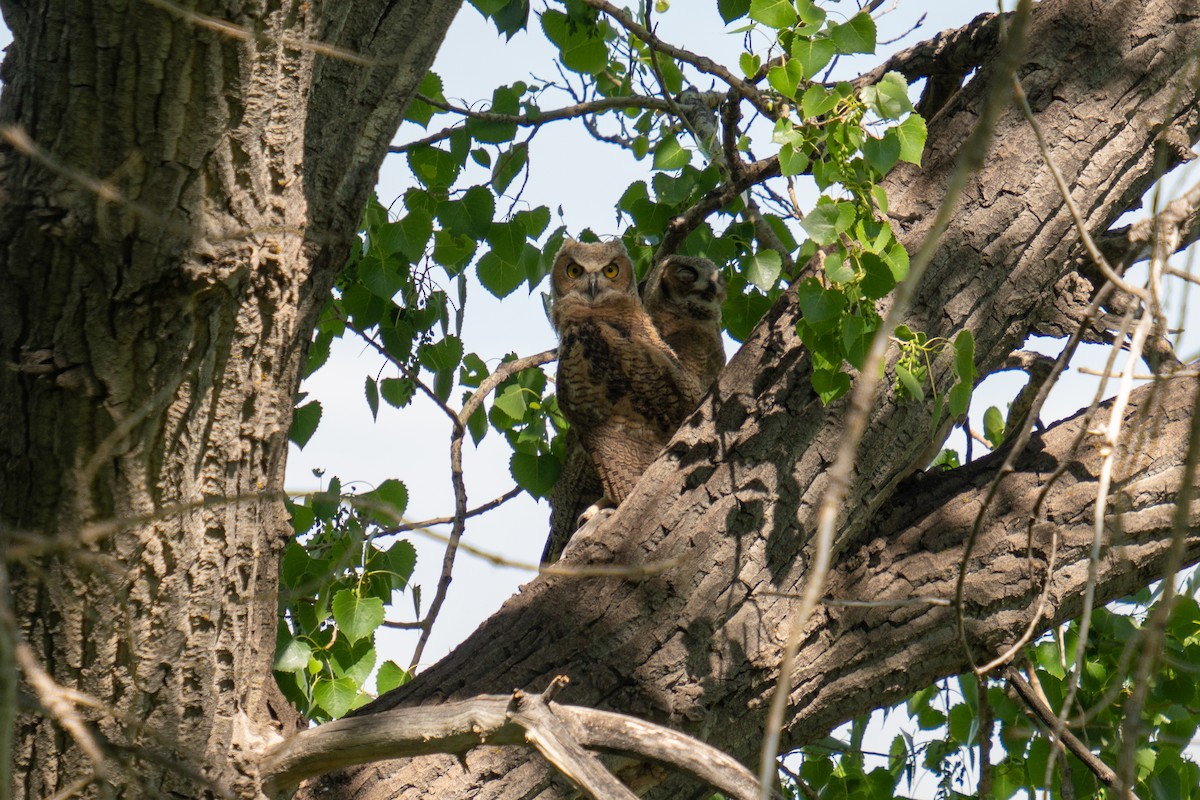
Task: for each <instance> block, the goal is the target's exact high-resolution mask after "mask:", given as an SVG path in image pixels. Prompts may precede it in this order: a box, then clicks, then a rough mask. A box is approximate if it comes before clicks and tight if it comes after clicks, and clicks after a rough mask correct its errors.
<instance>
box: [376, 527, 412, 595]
mask: <svg viewBox="0 0 1200 800" xmlns="http://www.w3.org/2000/svg"><path fill="white" fill-rule="evenodd" d="M376 552H377V553H378V554H379V562H378V564H373V566H372V568H373V569H380V570H384V571H386V572H387V575H388V579H389V580H390V581H391V585H392V588H393V589H395V590H400V589H404V588H405V587H406V586H408V582H409V581H410V580H412V574H413V569H414V568H415V567H416V566H417V550H416V548H415V547H413V545H412V542H408V541H404V540H403V539H400V540H398V541H395V542H392V546H391V547H389V548H388V549H387V550H382V551H376Z"/></svg>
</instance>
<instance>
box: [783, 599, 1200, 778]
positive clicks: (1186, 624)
mask: <svg viewBox="0 0 1200 800" xmlns="http://www.w3.org/2000/svg"><path fill="white" fill-rule="evenodd" d="M1193 580H1195V578H1194V577H1193ZM1191 588H1192V591H1194V588H1195V587H1191ZM1149 600H1150V596H1149V592H1143V593H1142V594H1141V595H1139V596H1138V597H1135V598H1129V599H1127V600H1125V601H1121V602H1119V603H1115V604H1113V605H1112V606H1110V607H1109V608H1104V609H1099V610H1097V611H1096V612H1094V613H1093V615H1092V623H1091V628H1092V633H1091V636H1090V637H1089V640H1088V645H1087V647H1086V649H1085V656H1084V662H1083V671H1082V673H1081V675H1080V678H1079V691H1078V696H1077V706H1078V707H1079V708H1081V709H1085V710H1086V711H1085V719H1086V722H1085V723H1084V724H1083V725H1081V726H1080V725H1072V727H1071V730H1072V732H1073V733H1074V734H1075V735H1076V736H1077V737H1078V738H1079V739H1080V740H1081V741H1083V742H1084V743H1085V744H1086V745H1087V746H1088V747H1089V749H1090V750H1091V751H1092V752H1093V753H1095V754H1096V755H1098V756H1099V757H1100V759H1101V760H1103V761H1104V763H1106V764H1110V765H1116V764H1118V763H1119V762H1120V757H1121V748H1122V746H1123V743H1122V740H1121V737H1120V735H1119V734H1118V732H1119V731H1120V729H1121V725H1122V723H1123V722H1124V720H1125V718H1126V715H1127V709H1126V707H1125V701H1126V700H1127V699H1128V697H1129V695H1130V693H1131V691H1132V681H1131V679H1130V669H1131V667H1130V665H1131V663H1132V662H1135V661H1136V659H1137V658H1138V657H1139V656H1140V642H1141V637H1142V635H1143V633H1144V625H1145V623H1144V620H1145V619H1147V618H1148V616H1149V615H1150V614H1152V613H1153V611H1154V608H1155V606H1154V605H1148V601H1149ZM1164 633H1165V637H1164V642H1163V649H1162V652H1163V658H1162V659H1161V666H1160V667H1159V668H1158V670H1157V671H1156V672H1155V673H1153V674H1152V675H1151V677H1150V690H1149V692H1148V695H1147V702H1146V705H1145V707H1144V708H1143V709H1142V712H1141V721H1142V731H1143V732H1144V733H1143V734H1142V736H1143V737H1144V738H1143V739H1142V740H1140V741H1139V742H1138V744H1137V751H1136V765H1137V774H1136V786H1135V787H1134V792H1135V794H1136V795H1137V796H1138V797H1145V798H1159V799H1161V800H1187V799H1188V798H1192V800H1196V799H1197V798H1200V767H1198V766H1197V765H1196V764H1195V762H1194V761H1191V760H1189V759H1188V758H1186V757H1185V754H1184V750H1185V749H1186V748H1187V747H1188V745H1189V743H1190V742H1191V741H1193V740H1194V739H1195V737H1196V734H1197V731H1198V730H1200V681H1198V680H1197V676H1196V674H1195V671H1194V670H1193V669H1191V668H1189V665H1190V664H1193V663H1195V660H1196V659H1197V658H1198V657H1200V605H1197V603H1196V601H1195V600H1194V599H1192V598H1191V597H1181V598H1178V599H1177V600H1176V601H1175V606H1174V608H1173V610H1172V613H1171V615H1170V618H1169V621H1168V623H1167V625H1166V629H1165V631H1164ZM1078 635H1079V623H1078V621H1076V622H1072V623H1071V624H1069V625H1068V626H1066V627H1065V629H1064V630H1063V635H1062V637H1061V638H1055V637H1046V638H1045V639H1044V640H1043V641H1041V642H1040V643H1038V644H1037V645H1035V646H1033V647H1030V648H1029V649H1028V651H1027V656H1028V658H1029V661H1028V664H1029V666H1028V668H1029V669H1030V670H1032V674H1033V676H1034V677H1035V678H1036V684H1037V686H1038V688H1039V689H1040V691H1041V692H1043V693H1044V695H1045V699H1046V701H1047V703H1048V704H1049V706H1050V707H1051V708H1059V707H1061V705H1062V703H1063V702H1064V701H1065V698H1066V695H1067V691H1068V668H1069V665H1070V663H1071V662H1072V660H1073V658H1074V652H1075V647H1076V643H1077V642H1078ZM979 685H980V684H979V681H978V680H977V679H976V678H975V676H974V675H962V676H959V677H958V678H957V679H954V680H952V681H951V680H947V681H943V682H941V683H940V684H938V685H935V686H930V687H927V688H926V689H923V690H921V691H919V692H917V693H915V694H914V695H912V696H911V697H909V698H908V699H907V700H906V701H905V702H904V704H903V705H902V706H899V707H897V708H895V709H892V711H893V712H895V711H901V710H902V711H903V712H904V713H905V714H907V716H908V717H909V718H910V719H912V720H914V721H915V722H916V726H917V728H918V729H919V730H921V731H926V732H928V734H930V735H931V737H930V738H926V737H920V738H918V736H917V735H914V734H913V733H910V732H907V731H901V732H900V733H898V734H897V735H896V736H895V737H894V739H893V740H892V743H891V746H890V748H889V749H888V752H887V753H874V754H864V752H863V750H864V748H863V740H864V734H865V731H866V729H867V725H868V718H867V717H863V718H860V719H857V720H855V721H854V722H852V723H850V725H849V730H848V736H847V737H846V738H845V739H840V738H836V737H832V736H831V737H826V738H825V739H824V740H822V741H820V742H816V743H814V744H812V745H809V746H807V747H805V748H803V749H802V750H801V751H800V755H801V757H802V762H801V766H800V768H799V770H798V771H797V773H796V777H797V778H799V779H800V780H802V781H803V782H804V784H806V791H812V792H815V793H816V796H818V797H822V798H824V797H830V798H832V797H846V798H850V797H853V798H862V799H863V800H871V798H878V800H885V799H886V800H891V798H893V797H899V796H901V795H900V794H898V792H899V791H900V790H902V789H904V788H905V787H906V786H907V788H908V790H909V791H910V792H911V791H914V790H915V789H916V785H915V784H917V783H918V782H919V781H921V780H922V775H928V776H931V777H934V778H935V779H936V781H937V790H936V796H937V797H938V798H939V799H941V798H946V799H947V800H965V798H967V797H971V796H973V795H969V794H965V793H964V792H965V791H966V790H967V788H968V787H969V786H970V785H971V784H972V783H973V782H974V780H975V779H976V776H978V774H979V769H980V764H979V740H980V736H981V733H982V726H981V724H980V716H981V715H980V709H979ZM984 686H985V687H986V690H987V693H988V702H989V705H990V707H991V713H992V715H993V718H994V719H995V722H996V728H995V731H994V732H993V735H994V736H997V737H998V741H999V743H1000V744H1001V745H1003V747H1002V748H992V752H993V754H997V753H998V755H999V757H998V758H997V756H996V755H993V763H992V766H991V777H992V791H991V794H990V795H989V798H990V800H1007V799H1008V798H1010V797H1013V796H1015V795H1018V793H1019V792H1021V791H1022V790H1024V791H1025V792H1027V793H1028V796H1030V797H1036V796H1040V795H1041V793H1042V792H1047V791H1048V792H1049V794H1048V796H1050V797H1077V798H1098V797H1104V796H1107V795H1106V792H1108V789H1107V787H1106V786H1104V785H1103V784H1102V783H1101V782H1100V780H1099V779H1098V778H1097V777H1096V775H1095V774H1094V773H1093V772H1092V771H1091V770H1090V769H1089V768H1088V767H1087V766H1086V765H1085V764H1084V763H1083V762H1081V761H1080V760H1079V759H1078V758H1077V757H1076V756H1075V755H1073V754H1071V753H1070V752H1069V751H1063V752H1061V753H1059V752H1058V751H1057V750H1056V748H1055V745H1053V744H1052V738H1051V737H1050V736H1049V732H1048V729H1047V726H1046V725H1045V723H1043V722H1042V721H1041V720H1040V719H1038V718H1037V717H1035V716H1033V714H1032V713H1031V712H1030V711H1029V709H1028V708H1027V707H1026V706H1025V705H1024V704H1023V702H1022V701H1021V700H1020V699H1019V698H1018V697H1016V696H1015V695H1012V694H1010V692H1009V691H1008V690H1007V689H1006V688H1005V686H1004V684H1003V683H990V684H989V683H985V684H984ZM889 713H890V712H889ZM868 761H870V762H875V763H879V765H878V766H875V767H873V768H869V767H868ZM1064 779H1066V780H1067V781H1068V782H1069V786H1067V787H1065V788H1064V787H1063V785H1062V781H1063V780H1064ZM784 785H785V788H788V789H790V791H791V794H792V796H794V797H802V796H806V795H804V794H802V793H801V792H800V790H799V788H798V784H797V782H796V781H795V780H794V779H791V778H789V777H787V776H785V777H784Z"/></svg>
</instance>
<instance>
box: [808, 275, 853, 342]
mask: <svg viewBox="0 0 1200 800" xmlns="http://www.w3.org/2000/svg"><path fill="white" fill-rule="evenodd" d="M796 299H797V300H798V301H799V303H800V312H801V313H802V314H803V316H804V322H805V324H806V325H808V326H809V327H810V328H812V329H813V331H815V332H816V333H817V334H818V335H822V334H825V333H829V332H830V331H832V330H834V329H835V328H836V327H837V325H838V320H839V318H840V317H841V315H842V312H843V311H845V309H846V298H845V296H844V295H843V294H842V293H841V292H838V291H834V290H831V289H826V288H825V287H824V286H822V285H821V282H820V281H818V280H817V279H816V278H805V279H804V280H803V281H801V282H800V285H799V286H797V287H796Z"/></svg>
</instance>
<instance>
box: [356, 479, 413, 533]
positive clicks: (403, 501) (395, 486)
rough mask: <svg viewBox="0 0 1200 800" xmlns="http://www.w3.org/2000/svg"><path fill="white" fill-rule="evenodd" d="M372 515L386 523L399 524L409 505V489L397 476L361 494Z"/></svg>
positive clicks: (360, 496)
mask: <svg viewBox="0 0 1200 800" xmlns="http://www.w3.org/2000/svg"><path fill="white" fill-rule="evenodd" d="M359 499H360V500H361V501H362V502H363V508H364V509H366V510H367V511H368V512H369V513H370V515H371V516H372V517H374V518H375V519H376V520H378V521H379V522H380V523H382V524H384V525H398V524H400V522H401V520H402V519H403V517H404V509H406V508H407V507H408V489H407V488H406V487H405V485H404V484H403V483H402V482H400V481H398V480H396V479H395V478H388V479H387V480H385V481H384V482H383V483H381V484H379V485H378V486H377V487H375V489H373V490H372V491H369V492H366V493H365V494H362V495H359Z"/></svg>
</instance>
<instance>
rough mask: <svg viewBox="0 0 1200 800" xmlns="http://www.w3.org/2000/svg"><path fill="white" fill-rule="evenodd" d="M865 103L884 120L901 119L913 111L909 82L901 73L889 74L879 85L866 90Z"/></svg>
mask: <svg viewBox="0 0 1200 800" xmlns="http://www.w3.org/2000/svg"><path fill="white" fill-rule="evenodd" d="M868 90H870V93H869V94H868ZM868 97H870V99H869V100H868ZM863 102H864V103H866V104H867V106H868V107H870V109H871V110H872V111H874V112H875V113H876V114H878V115H879V116H880V117H881V118H883V119H900V117H902V116H904V115H905V114H907V113H909V112H910V111H912V110H913V105H912V101H911V100H909V99H908V82H907V81H906V80H904V76H903V75H901V74H900V73H899V72H889V73H887V74H886V75H884V76H883V78H882V79H881V80H880V81H879V83H877V84H875V85H874V86H869V87H867V89H864V90H863Z"/></svg>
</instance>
